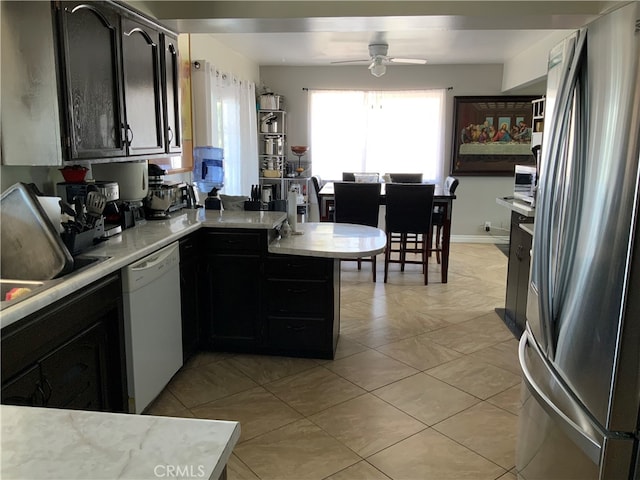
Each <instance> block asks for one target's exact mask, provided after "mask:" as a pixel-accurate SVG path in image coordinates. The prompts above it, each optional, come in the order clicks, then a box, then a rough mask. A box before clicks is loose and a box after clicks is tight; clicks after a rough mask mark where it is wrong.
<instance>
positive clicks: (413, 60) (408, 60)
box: [389, 58, 427, 65]
mask: <svg viewBox="0 0 640 480" xmlns="http://www.w3.org/2000/svg"><path fill="white" fill-rule="evenodd" d="M389 61H390V62H392V63H410V64H412V65H424V64H426V63H427V61H426V60H424V59H423V58H390V59H389Z"/></svg>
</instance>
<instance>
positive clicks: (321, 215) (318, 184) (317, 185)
mask: <svg viewBox="0 0 640 480" xmlns="http://www.w3.org/2000/svg"><path fill="white" fill-rule="evenodd" d="M311 182H313V189H314V190H315V192H316V201H317V202H318V220H319V221H321V222H327V221H329V222H333V211H334V206H333V200H331V203H328V204H327V210H326V215H325V212H324V211H323V209H322V197H321V196H320V189H321V188H322V179H321V178H320V176H319V175H313V176H312V177H311Z"/></svg>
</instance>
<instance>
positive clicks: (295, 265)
mask: <svg viewBox="0 0 640 480" xmlns="http://www.w3.org/2000/svg"><path fill="white" fill-rule="evenodd" d="M287 268H305V265H303V264H301V263H287Z"/></svg>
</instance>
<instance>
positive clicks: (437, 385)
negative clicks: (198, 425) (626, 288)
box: [149, 244, 520, 480]
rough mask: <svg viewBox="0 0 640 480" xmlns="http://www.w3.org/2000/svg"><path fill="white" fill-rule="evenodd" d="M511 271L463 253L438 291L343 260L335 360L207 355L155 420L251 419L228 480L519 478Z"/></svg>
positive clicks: (500, 262)
mask: <svg viewBox="0 0 640 480" xmlns="http://www.w3.org/2000/svg"><path fill="white" fill-rule="evenodd" d="M380 258H381V260H382V257H380ZM434 260H435V259H434ZM383 266H384V261H383V260H382V261H379V262H378V268H379V269H380V271H382V268H383ZM506 266H507V259H506V257H505V256H504V254H503V253H501V252H500V250H499V249H498V248H496V246H495V245H482V244H454V245H452V251H451V260H450V267H449V283H448V284H441V283H440V277H439V273H440V267H439V266H438V265H436V264H435V261H434V262H433V263H432V264H431V267H430V282H431V283H430V284H429V285H428V286H424V285H422V276H421V275H420V273H419V270H418V268H419V266H408V267H407V270H406V271H405V273H400V272H399V271H398V270H399V269H398V265H392V266H391V270H392V271H391V272H390V276H389V282H388V283H387V284H386V285H385V284H384V283H383V282H382V278H383V277H382V274H379V275H378V282H377V283H375V284H374V283H373V282H371V271H370V269H371V266H370V264H363V267H362V271H360V272H358V270H357V269H356V265H355V263H353V262H346V263H343V265H342V290H341V295H342V299H341V300H342V304H341V305H342V307H341V334H340V340H339V342H338V351H337V353H336V357H335V359H334V360H332V361H328V360H314V359H299V358H284V357H267V356H256V355H237V354H227V353H201V354H199V355H197V356H196V357H195V358H193V359H192V360H191V361H190V362H189V363H188V365H186V366H185V367H184V368H183V369H182V370H180V371H179V372H178V373H177V374H176V376H175V377H174V378H173V380H172V381H171V383H170V384H169V385H168V386H167V388H166V389H165V390H164V391H163V392H162V394H161V395H160V397H159V398H158V399H157V400H156V402H155V403H154V404H153V405H152V406H151V408H150V411H149V413H151V414H156V415H171V416H184V417H198V418H209V419H222V420H237V421H240V423H241V428H242V435H241V438H240V441H239V443H238V444H237V445H236V448H235V449H234V453H233V455H232V457H231V459H230V462H229V464H228V478H229V480H240V479H243V480H245V479H247V480H248V479H263V480H271V479H273V480H287V479H292V480H293V479H295V480H306V479H309V480H311V479H318V480H320V479H327V480H357V479H367V480H369V479H371V480H376V479H393V480H423V479H434V480H436V479H437V480H442V479H473V480H480V479H498V478H499V479H501V480H510V479H514V478H515V474H514V470H513V468H514V448H515V436H516V429H517V416H518V408H519V397H520V376H519V370H518V361H517V341H516V340H515V339H514V337H513V336H512V334H511V333H510V332H509V331H508V330H507V328H506V327H505V326H504V325H503V324H502V322H501V320H500V319H499V317H498V316H497V315H496V313H495V312H494V309H495V308H496V307H504V296H505V279H506V273H507V272H506ZM431 272H432V273H431Z"/></svg>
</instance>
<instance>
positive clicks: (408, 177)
mask: <svg viewBox="0 0 640 480" xmlns="http://www.w3.org/2000/svg"><path fill="white" fill-rule="evenodd" d="M387 175H389V178H390V179H391V181H392V182H393V183H422V174H421V173H389V174H387Z"/></svg>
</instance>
